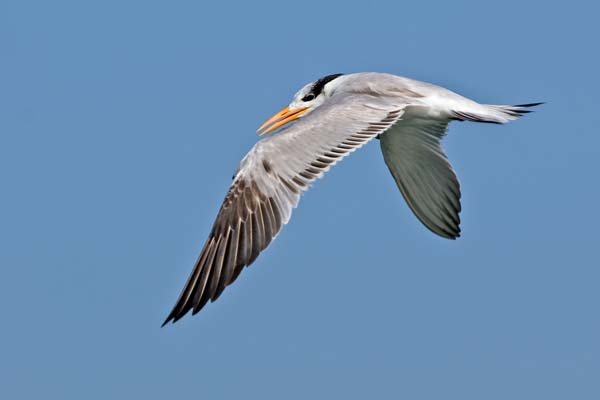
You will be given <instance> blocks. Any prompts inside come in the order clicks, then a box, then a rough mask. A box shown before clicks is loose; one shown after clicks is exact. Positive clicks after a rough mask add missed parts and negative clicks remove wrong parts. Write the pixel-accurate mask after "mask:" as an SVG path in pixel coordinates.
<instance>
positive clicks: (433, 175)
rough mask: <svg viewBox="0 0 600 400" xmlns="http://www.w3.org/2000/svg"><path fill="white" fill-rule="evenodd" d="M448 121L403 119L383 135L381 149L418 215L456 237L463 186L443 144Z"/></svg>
mask: <svg viewBox="0 0 600 400" xmlns="http://www.w3.org/2000/svg"><path fill="white" fill-rule="evenodd" d="M407 110H408V109H407ZM407 114H408V113H407ZM448 123H449V121H448V120H433V119H429V118H420V117H418V116H416V117H407V118H406V119H404V118H403V119H402V120H401V121H399V122H398V123H397V124H396V125H394V126H393V127H392V128H391V129H389V130H388V131H387V132H386V133H384V134H383V135H381V150H382V152H383V157H384V159H385V163H386V164H387V166H388V168H389V169H390V172H391V173H392V176H393V177H394V180H395V181H396V184H397V185H398V187H399V188H400V191H401V192H402V195H403V196H404V199H405V200H406V202H407V203H408V206H409V207H410V209H411V210H412V211H413V212H414V214H415V215H416V216H417V218H419V220H420V221H421V222H422V223H423V224H424V225H425V226H426V227H427V228H429V229H430V230H431V231H432V232H434V233H436V234H437V235H440V236H442V237H445V238H448V239H456V238H457V237H459V236H460V227H459V225H460V217H459V213H460V210H461V206H460V185H459V183H458V179H457V178H456V175H455V174H454V170H453V169H452V166H451V165H450V162H449V161H448V159H447V158H446V155H445V154H444V151H443V150H442V147H441V143H440V142H441V139H442V138H443V137H444V135H445V133H446V130H447V128H448Z"/></svg>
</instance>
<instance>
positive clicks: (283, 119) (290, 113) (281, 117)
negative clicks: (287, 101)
mask: <svg viewBox="0 0 600 400" xmlns="http://www.w3.org/2000/svg"><path fill="white" fill-rule="evenodd" d="M306 110H308V107H300V108H297V109H295V110H290V109H289V107H284V108H283V110H281V111H279V112H278V113H277V114H275V115H273V116H272V117H271V118H269V119H268V120H266V121H265V123H264V124H262V125H261V126H260V128H258V130H257V131H256V132H260V131H261V130H263V129H265V128H267V126H268V128H267V129H266V130H265V131H263V132H260V133H259V136H263V135H266V134H267V133H269V132H272V131H274V130H275V129H277V128H279V127H280V126H283V125H285V124H287V123H289V122H292V121H294V120H296V119H298V118H300V117H301V116H302V114H304V113H305V112H306ZM271 124H272V125H271ZM269 125H271V126H269Z"/></svg>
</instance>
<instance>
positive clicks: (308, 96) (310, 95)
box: [302, 93, 315, 101]
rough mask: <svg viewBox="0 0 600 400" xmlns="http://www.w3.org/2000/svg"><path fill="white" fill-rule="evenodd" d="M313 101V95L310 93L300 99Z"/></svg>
mask: <svg viewBox="0 0 600 400" xmlns="http://www.w3.org/2000/svg"><path fill="white" fill-rule="evenodd" d="M314 99H315V95H314V94H312V93H309V94H307V95H306V96H304V97H303V98H302V101H311V100H314Z"/></svg>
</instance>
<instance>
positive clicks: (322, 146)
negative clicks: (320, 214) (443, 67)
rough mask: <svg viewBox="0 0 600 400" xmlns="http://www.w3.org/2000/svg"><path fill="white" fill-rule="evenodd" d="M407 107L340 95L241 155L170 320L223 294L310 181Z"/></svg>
mask: <svg viewBox="0 0 600 400" xmlns="http://www.w3.org/2000/svg"><path fill="white" fill-rule="evenodd" d="M334 99H335V101H334ZM404 106H405V105H404V104H393V103H390V102H386V101H385V100H378V99H375V98H372V97H368V96H360V95H344V96H339V97H338V98H332V99H331V101H329V103H324V104H323V105H321V106H320V107H318V108H317V109H315V110H314V111H312V112H311V113H310V114H308V115H306V116H305V117H303V118H301V119H300V120H298V121H297V122H296V123H295V124H294V125H291V126H289V127H287V128H284V129H282V130H281V131H280V132H279V133H277V134H275V135H271V136H268V137H267V138H265V139H263V140H261V141H260V142H258V143H257V144H256V145H255V146H254V147H253V148H252V149H251V150H250V152H249V153H248V154H247V155H246V157H244V159H243V160H242V162H241V164H240V167H239V169H238V171H237V173H236V175H235V176H234V180H233V184H232V185H231V187H230V189H229V192H228V193H227V196H226V197H225V200H224V202H223V205H222V206H221V209H220V210H219V213H218V215H217V218H216V221H215V223H214V225H213V228H212V230H211V232H210V235H209V237H208V239H207V241H206V243H205V245H204V247H203V249H202V251H201V252H200V256H199V257H198V260H197V261H196V264H195V266H194V269H193V271H192V273H191V275H190V277H189V279H188V281H187V283H186V284H185V287H184V288H183V291H182V292H181V295H180V297H179V299H178V300H177V303H176V304H175V306H174V308H173V310H172V311H171V313H170V314H169V316H168V317H167V319H166V320H165V322H164V324H163V325H165V324H166V323H167V322H169V321H173V322H175V321H177V320H178V319H180V318H181V317H183V316H184V315H185V314H186V313H187V312H189V311H190V310H192V313H193V314H196V313H197V312H198V311H200V309H202V307H204V305H205V304H206V303H207V302H208V301H209V300H211V301H214V300H216V299H217V298H218V297H219V295H220V294H221V293H222V291H223V289H224V288H225V287H226V286H227V285H229V284H231V283H232V282H233V281H235V279H236V278H237V277H238V275H239V273H240V272H241V271H242V269H243V268H244V267H245V266H247V265H250V264H251V263H252V262H253V261H254V260H255V259H256V257H257V256H258V255H259V253H260V252H261V251H262V250H264V249H265V248H266V247H267V246H268V245H269V243H270V242H271V240H272V239H273V238H274V237H275V236H276V235H277V233H278V232H279V230H280V229H281V227H282V226H283V225H284V224H286V223H287V222H288V221H289V219H290V216H291V213H292V209H293V208H295V207H296V205H297V204H298V201H299V199H300V195H301V193H302V192H303V191H304V190H306V189H307V188H308V187H309V185H310V183H311V182H313V181H314V180H315V179H316V178H318V177H320V176H322V175H323V173H325V172H326V171H327V170H328V169H329V168H330V167H331V166H332V165H334V164H336V163H337V162H338V161H339V160H341V159H342V158H344V157H345V156H346V155H348V154H349V153H351V152H352V151H354V150H356V149H358V148H360V147H361V146H362V145H364V144H365V143H367V142H368V141H369V140H371V139H372V138H374V137H376V136H378V135H379V134H381V133H382V132H384V131H385V130H386V129H388V128H389V127H390V126H392V125H393V124H394V123H395V122H396V121H397V120H398V118H399V117H400V116H401V115H402V113H403V108H404Z"/></svg>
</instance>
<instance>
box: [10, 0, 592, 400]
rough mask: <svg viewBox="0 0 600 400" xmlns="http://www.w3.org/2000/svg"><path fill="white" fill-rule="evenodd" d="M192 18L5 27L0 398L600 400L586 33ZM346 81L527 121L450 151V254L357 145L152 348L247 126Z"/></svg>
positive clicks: (552, 19) (546, 11)
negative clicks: (520, 110)
mask: <svg viewBox="0 0 600 400" xmlns="http://www.w3.org/2000/svg"><path fill="white" fill-rule="evenodd" d="M209 3H211V4H209ZM212 3H213V2H200V1H178V2H166V1H164V2H155V1H136V2H134V1H127V2H124V1H102V2H93V4H92V2H83V1H38V2H34V1H25V0H19V1H7V0H3V1H1V2H0V184H1V194H0V243H1V247H0V268H1V269H0V274H1V278H0V315H1V316H2V323H1V325H0V327H1V329H0V338H1V340H0V397H1V398H3V399H27V398H57V399H59V398H60V399H82V398H85V399H108V398H129V399H131V398H143V399H173V398H201V399H227V398H260V399H310V398H344V399H365V398H383V399H385V398H389V399H392V398H393V399H397V398H405V399H478V400H479V399H567V398H570V399H598V398H600V340H599V338H600V312H599V311H598V307H599V304H600V291H599V284H600V269H599V268H600V262H599V261H598V259H599V255H598V251H599V248H600V234H599V231H598V226H599V225H600V213H599V208H598V204H599V201H600V179H599V178H598V172H599V168H598V159H599V155H600V152H599V146H600V131H599V130H598V126H600V113H599V112H598V107H599V101H598V93H599V91H600V80H599V79H598V71H600V57H599V55H598V38H599V37H600V29H599V28H598V25H597V16H598V13H599V12H600V10H599V8H598V6H597V5H592V2H578V1H570V2H567V3H564V2H562V3H561V2H524V1H503V2H493V3H492V2H490V3H488V4H485V3H482V2H479V1H473V2H461V1H452V2H437V3H434V2H427V1H422V2H408V3H407V2H401V1H389V2H375V1H368V2H363V1H344V2H341V1H340V2H310V1H302V2H281V1H278V2H271V3H261V4H257V3H255V2H247V3H244V4H242V3H241V2H238V3H233V2H220V3H219V4H218V5H216V4H212ZM557 4H560V5H557ZM359 71H381V72H389V73H395V74H399V75H405V76H409V77H412V78H416V79H421V80H425V81H430V82H433V83H437V84H440V85H442V86H445V87H447V88H450V89H452V90H455V91H457V92H459V93H461V94H463V95H466V96H469V97H471V98H473V99H475V100H478V101H481V102H486V103H498V104H515V103H516V104H519V103H527V102H534V101H546V102H547V104H546V105H544V106H542V107H539V110H538V112H536V113H534V114H530V115H528V116H527V117H525V118H523V119H521V120H519V121H517V122H514V123H511V124H509V125H505V126H495V125H489V124H473V123H454V124H452V126H451V131H450V135H449V136H448V137H447V140H446V141H445V148H446V150H447V153H448V155H449V157H450V159H451V160H452V162H453V165H454V167H455V169H456V171H457V173H458V175H459V178H460V180H461V184H462V190H463V212H462V214H461V216H462V220H463V222H462V228H463V236H462V237H461V238H460V239H459V240H457V241H448V240H444V239H441V238H438V237H436V236H435V235H433V234H432V233H431V232H429V231H428V230H426V229H425V228H424V227H423V226H422V225H421V224H420V223H419V222H418V221H417V220H416V218H415V217H414V216H413V215H412V213H411V212H410V210H409V209H408V207H407V206H406V204H405V202H404V200H403V199H402V197H401V195H400V193H399V191H398V189H397V187H396V186H395V183H394V181H393V179H392V178H391V176H390V174H389V172H388V171H387V169H386V167H385V165H384V162H383V159H382V156H381V154H380V150H379V146H378V145H377V143H372V144H370V145H368V146H366V147H365V148H364V149H362V150H361V151H359V152H357V153H354V154H353V155H352V157H349V158H348V159H346V160H344V161H343V162H342V163H341V165H339V166H337V167H335V168H334V169H333V170H332V171H331V172H330V173H329V174H328V175H327V176H326V177H325V178H324V179H322V180H320V181H318V182H317V183H316V185H315V186H314V188H313V190H311V191H310V192H308V193H307V194H306V196H305V197H304V199H303V201H302V202H301V204H300V206H299V208H298V209H297V210H296V212H295V215H294V217H293V218H292V220H291V223H290V224H289V225H288V226H286V227H285V229H283V231H282V233H281V234H280V235H279V237H278V238H277V240H275V241H274V242H273V243H272V245H271V246H270V247H269V248H268V249H267V250H266V251H265V252H264V253H263V254H262V255H261V256H260V257H259V259H258V260H257V262H256V263H254V264H253V265H252V266H251V267H250V268H249V269H246V270H245V271H244V272H243V273H242V275H241V276H240V278H239V279H238V280H237V281H236V282H235V284H233V285H232V286H230V287H229V288H228V289H227V290H226V291H225V292H224V293H223V295H222V296H221V298H220V299H219V301H218V302H216V303H213V304H209V305H208V306H207V307H206V308H205V309H204V310H203V311H202V312H201V313H200V314H198V315H196V316H195V317H189V316H188V317H186V318H184V319H183V320H181V321H180V322H178V323H177V324H175V325H168V326H167V327H165V328H162V329H161V328H160V324H161V323H162V322H163V320H164V318H165V317H166V315H167V314H168V312H169V311H170V309H171V307H172V306H173V304H174V302H175V300H176V298H177V296H178V294H179V291H180V290H181V288H182V287H183V284H184V282H185V280H186V279H187V276H188V274H189V272H190V271H191V267H192V264H193V263H194V261H195V259H196V256H197V255H198V253H199V251H200V248H201V246H202V244H203V242H204V240H205V238H206V236H207V234H208V232H209V229H210V227H211V225H212V223H213V219H214V217H215V215H216V212H217V210H218V208H219V206H220V203H221V200H222V199H223V197H224V195H225V193H226V191H227V188H228V185H229V183H230V179H231V175H232V173H233V171H234V170H235V168H236V166H237V164H238V162H239V160H240V159H241V157H242V156H243V155H244V154H245V153H246V151H248V149H249V148H250V147H251V146H252V145H253V144H254V143H255V142H256V141H257V140H258V137H257V136H256V134H255V130H256V128H257V127H258V125H260V124H261V123H262V122H263V121H264V120H265V119H266V118H267V117H269V116H271V115H272V114H273V113H274V112H275V111H277V110H279V109H280V108H281V107H283V106H284V105H286V104H287V103H288V102H289V100H290V99H291V97H292V95H293V94H294V93H295V92H296V90H298V89H299V88H300V87H301V86H302V85H304V84H305V83H307V82H310V81H312V80H314V79H317V78H319V77H321V76H323V75H327V74H331V73H337V72H345V73H350V72H359Z"/></svg>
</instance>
